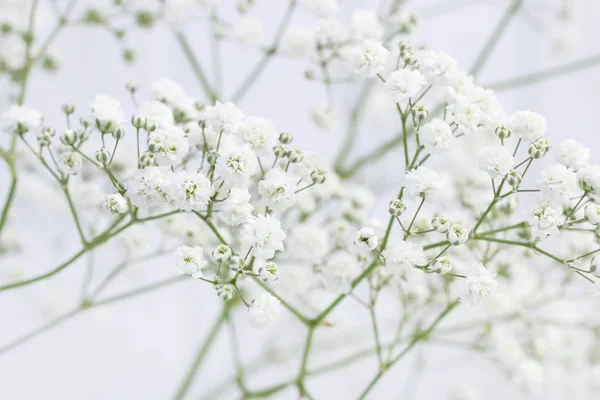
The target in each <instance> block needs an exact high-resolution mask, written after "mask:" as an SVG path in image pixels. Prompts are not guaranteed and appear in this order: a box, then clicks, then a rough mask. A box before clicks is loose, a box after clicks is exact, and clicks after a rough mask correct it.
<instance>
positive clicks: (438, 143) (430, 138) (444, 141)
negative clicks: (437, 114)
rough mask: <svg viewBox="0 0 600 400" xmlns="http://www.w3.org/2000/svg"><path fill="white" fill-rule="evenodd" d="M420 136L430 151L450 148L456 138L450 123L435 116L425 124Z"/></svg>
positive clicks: (422, 142)
mask: <svg viewBox="0 0 600 400" xmlns="http://www.w3.org/2000/svg"><path fill="white" fill-rule="evenodd" d="M419 138H420V139H421V144H422V145H423V146H425V149H426V150H427V151H429V152H430V153H432V152H440V151H443V150H448V149H449V148H450V147H451V146H452V144H453V143H454V141H455V140H456V138H455V137H454V134H453V133H452V128H450V125H448V123H447V122H446V121H444V120H442V119H439V118H434V119H433V120H431V122H428V123H427V124H425V125H423V127H422V128H421V130H420V131H419Z"/></svg>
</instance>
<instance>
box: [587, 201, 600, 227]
mask: <svg viewBox="0 0 600 400" xmlns="http://www.w3.org/2000/svg"><path fill="white" fill-rule="evenodd" d="M585 217H586V218H587V222H589V223H590V224H592V225H598V224H600V205H598V204H594V203H590V204H588V205H586V206H585Z"/></svg>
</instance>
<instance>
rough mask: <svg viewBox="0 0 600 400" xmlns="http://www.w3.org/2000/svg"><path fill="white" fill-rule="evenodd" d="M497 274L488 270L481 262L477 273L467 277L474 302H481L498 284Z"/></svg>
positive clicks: (467, 283)
mask: <svg viewBox="0 0 600 400" xmlns="http://www.w3.org/2000/svg"><path fill="white" fill-rule="evenodd" d="M495 278H496V274H492V273H491V272H490V271H488V270H487V269H486V268H485V267H484V266H483V264H479V265H478V266H477V268H476V271H475V274H474V275H470V276H467V278H466V279H465V282H466V285H467V290H468V293H469V300H470V302H471V303H472V304H475V305H476V304H481V303H482V302H483V301H484V300H485V299H486V298H487V297H488V296H489V295H490V294H492V292H493V291H494V290H495V289H496V287H497V286H498V281H496V279H495Z"/></svg>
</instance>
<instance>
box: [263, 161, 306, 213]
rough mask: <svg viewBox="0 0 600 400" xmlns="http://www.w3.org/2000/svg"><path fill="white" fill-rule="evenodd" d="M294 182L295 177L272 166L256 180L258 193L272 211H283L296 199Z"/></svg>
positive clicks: (295, 180) (295, 182)
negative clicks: (258, 180) (263, 175)
mask: <svg viewBox="0 0 600 400" xmlns="http://www.w3.org/2000/svg"><path fill="white" fill-rule="evenodd" d="M296 184H297V179H296V178H294V177H293V176H291V175H290V174H288V173H286V172H284V171H282V170H280V169H275V168H274V169H272V170H270V171H269V172H267V174H266V175H265V178H264V179H263V180H262V181H260V182H258V193H259V194H260V196H261V198H262V201H263V202H264V203H265V204H266V205H267V207H269V208H270V209H272V210H274V211H285V210H287V209H288V208H290V207H291V206H292V205H294V203H295V201H296Z"/></svg>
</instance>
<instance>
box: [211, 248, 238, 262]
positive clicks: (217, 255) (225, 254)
mask: <svg viewBox="0 0 600 400" xmlns="http://www.w3.org/2000/svg"><path fill="white" fill-rule="evenodd" d="M211 255H212V258H213V259H214V260H215V261H216V262H227V261H229V260H230V259H231V257H233V251H232V250H231V247H229V246H227V245H225V244H220V245H218V246H217V247H215V249H214V250H213V251H212V253H211Z"/></svg>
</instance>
